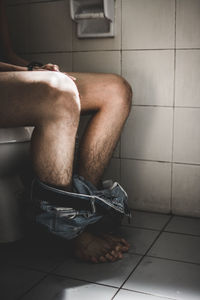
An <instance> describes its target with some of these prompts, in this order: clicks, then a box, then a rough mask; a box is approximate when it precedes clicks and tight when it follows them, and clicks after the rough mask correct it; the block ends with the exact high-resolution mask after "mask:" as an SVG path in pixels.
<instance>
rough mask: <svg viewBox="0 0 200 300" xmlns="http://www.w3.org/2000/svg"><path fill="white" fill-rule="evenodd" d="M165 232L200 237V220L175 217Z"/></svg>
mask: <svg viewBox="0 0 200 300" xmlns="http://www.w3.org/2000/svg"><path fill="white" fill-rule="evenodd" d="M165 231H171V232H177V233H186V234H194V235H200V218H198V219H197V218H196V219H195V218H184V217H178V216H174V217H173V218H172V220H171V221H170V222H169V224H168V225H167V227H166V228H165Z"/></svg>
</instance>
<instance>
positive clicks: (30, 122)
mask: <svg viewBox="0 0 200 300" xmlns="http://www.w3.org/2000/svg"><path fill="white" fill-rule="evenodd" d="M79 112H80V102H79V97H78V92H77V89H76V87H75V85H74V83H73V82H72V81H71V80H69V78H68V77H67V76H65V75H63V74H60V73H55V72H5V73H0V127H18V126H35V130H34V134H33V138H32V141H31V148H32V158H33V165H34V169H35V171H36V174H37V176H38V177H39V178H40V179H41V180H42V181H44V182H46V183H48V184H53V185H56V186H60V187H62V188H70V183H71V175H72V164H73V156H74V143H75V136H76V131H77V126H78V122H79ZM74 246H75V250H74V252H75V253H76V256H77V257H79V258H80V259H82V260H87V261H92V262H105V261H114V260H116V259H118V258H120V257H121V256H122V255H121V251H120V250H119V249H118V248H117V249H115V248H116V244H113V245H111V244H110V245H109V243H107V242H106V240H104V239H102V238H100V237H95V236H94V235H92V234H90V233H87V232H84V233H83V234H82V235H81V236H79V237H78V238H77V239H76V240H75V241H74Z"/></svg>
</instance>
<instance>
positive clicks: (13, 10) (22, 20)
mask: <svg viewBox="0 0 200 300" xmlns="http://www.w3.org/2000/svg"><path fill="white" fill-rule="evenodd" d="M7 16H8V23H9V32H10V36H11V40H12V44H13V48H14V49H15V51H16V52H27V51H28V48H29V40H30V23H29V20H30V7H29V5H19V6H13V7H8V8H7Z"/></svg>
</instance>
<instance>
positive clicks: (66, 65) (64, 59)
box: [23, 53, 72, 72]
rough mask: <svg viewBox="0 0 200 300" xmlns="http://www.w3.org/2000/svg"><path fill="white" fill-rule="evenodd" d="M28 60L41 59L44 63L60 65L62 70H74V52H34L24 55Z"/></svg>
mask: <svg viewBox="0 0 200 300" xmlns="http://www.w3.org/2000/svg"><path fill="white" fill-rule="evenodd" d="M23 57H24V58H25V59H27V60H28V61H34V60H35V61H40V62H42V63H44V64H47V63H53V64H56V65H58V66H59V67H60V70H61V71H65V72H71V71H72V53H34V54H25V55H23Z"/></svg>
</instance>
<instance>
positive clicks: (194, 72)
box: [175, 50, 200, 107]
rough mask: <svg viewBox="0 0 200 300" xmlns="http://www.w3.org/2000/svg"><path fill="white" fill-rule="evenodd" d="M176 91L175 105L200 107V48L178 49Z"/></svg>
mask: <svg viewBox="0 0 200 300" xmlns="http://www.w3.org/2000/svg"><path fill="white" fill-rule="evenodd" d="M175 92H176V98H175V105H177V106H190V107H191V106H192V107H200V50H177V52H176V88H175Z"/></svg>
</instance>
